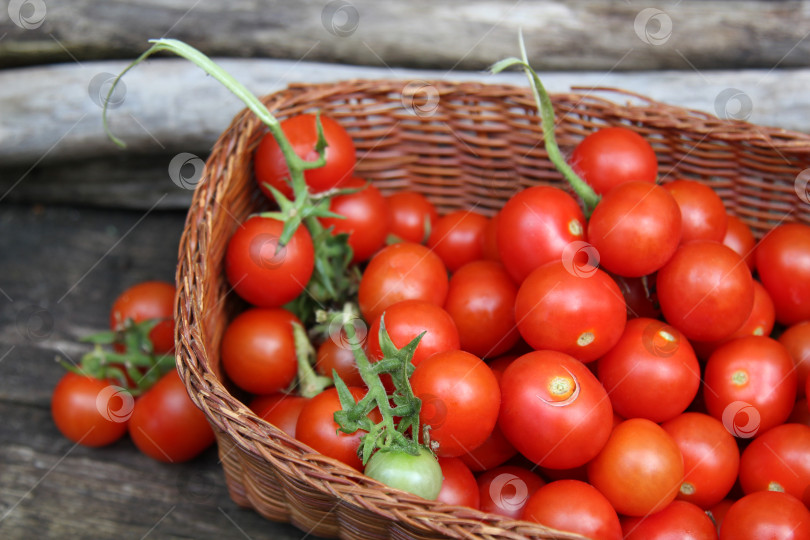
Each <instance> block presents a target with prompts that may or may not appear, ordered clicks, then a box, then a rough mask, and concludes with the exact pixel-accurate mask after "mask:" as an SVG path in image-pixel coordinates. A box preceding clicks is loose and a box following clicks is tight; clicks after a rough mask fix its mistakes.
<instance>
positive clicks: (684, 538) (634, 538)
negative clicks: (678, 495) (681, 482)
mask: <svg viewBox="0 0 810 540" xmlns="http://www.w3.org/2000/svg"><path fill="white" fill-rule="evenodd" d="M621 523H622V532H623V533H624V540H675V539H677V540H716V539H717V529H716V528H715V526H714V523H713V522H712V519H711V518H710V517H709V516H708V515H707V514H706V512H704V511H703V509H701V508H700V507H699V506H697V505H695V504H692V503H689V502H686V501H672V502H671V503H669V505H667V506H666V507H665V508H664V509H663V510H660V511H659V512H656V513H654V514H650V515H648V516H643V517H623V518H622V520H621Z"/></svg>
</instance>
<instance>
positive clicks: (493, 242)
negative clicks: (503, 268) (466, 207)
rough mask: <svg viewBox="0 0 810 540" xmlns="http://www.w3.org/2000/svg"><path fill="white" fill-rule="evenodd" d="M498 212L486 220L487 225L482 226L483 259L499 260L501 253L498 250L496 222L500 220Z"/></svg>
mask: <svg viewBox="0 0 810 540" xmlns="http://www.w3.org/2000/svg"><path fill="white" fill-rule="evenodd" d="M500 216H501V214H500V212H498V213H497V214H495V215H494V216H492V217H491V218H489V219H488V220H487V226H486V227H484V238H483V241H484V259H485V260H487V261H497V262H500V261H501V254H500V253H499V252H498V222H499V221H500Z"/></svg>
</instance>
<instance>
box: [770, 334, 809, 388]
mask: <svg viewBox="0 0 810 540" xmlns="http://www.w3.org/2000/svg"><path fill="white" fill-rule="evenodd" d="M766 335H767V334H766ZM779 343H781V344H782V345H784V346H785V348H786V349H787V350H788V352H789V353H790V357H791V358H793V363H794V364H795V365H796V375H797V379H798V380H797V383H798V389H799V390H798V394H797V395H798V396H799V397H801V396H804V395H806V394H805V383H806V381H807V380H808V378H810V321H804V322H800V323H796V324H794V325H793V326H791V327H789V328H787V329H786V330H785V331H784V332H782V335H780V336H779Z"/></svg>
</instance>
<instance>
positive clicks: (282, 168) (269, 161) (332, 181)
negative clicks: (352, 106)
mask: <svg viewBox="0 0 810 540" xmlns="http://www.w3.org/2000/svg"><path fill="white" fill-rule="evenodd" d="M321 125H322V126H323V134H324V137H325V138H326V142H327V144H328V146H327V147H326V154H325V155H326V164H325V165H324V166H323V167H319V168H317V169H309V170H306V171H304V179H305V181H306V183H307V186H309V189H310V191H312V192H313V193H320V192H321V191H326V190H328V189H331V188H333V187H337V186H339V185H341V183H343V182H345V181H346V180H348V179H349V178H350V177H351V175H352V172H353V170H354V165H355V163H356V161H357V158H356V156H355V149H354V142H353V141H352V138H351V136H350V135H349V134H348V132H347V131H346V130H345V129H344V128H343V126H341V125H340V124H339V123H338V122H336V121H335V120H333V119H332V118H330V117H328V116H323V115H321ZM281 129H282V131H284V135H286V137H287V139H288V140H289V141H290V144H291V145H292V147H293V150H294V151H295V153H296V154H297V155H298V157H300V158H302V159H304V160H306V161H316V160H317V159H318V153H317V152H316V151H315V143H316V142H317V140H318V132H317V126H316V121H315V115H314V114H300V115H296V116H293V117H290V118H288V119H286V120H283V121H282V122H281ZM253 170H254V174H255V176H256V182H257V183H258V184H259V188H260V189H261V190H262V192H264V193H265V195H267V196H268V197H269V198H270V199H271V200H275V199H274V198H273V195H272V193H271V192H270V190H269V189H267V187H266V186H265V184H270V185H271V186H273V187H274V188H276V189H277V190H279V191H280V192H281V193H282V194H284V195H285V196H286V197H287V198H288V199H291V198H292V196H293V193H292V187H291V186H290V184H289V179H290V171H289V169H288V168H287V162H286V161H285V160H284V154H282V152H281V148H279V146H278V143H277V142H276V140H275V138H274V137H273V135H272V134H270V133H267V134H266V135H265V136H264V137H262V140H261V142H260V143H259V146H258V147H257V148H256V152H255V154H254V156H253Z"/></svg>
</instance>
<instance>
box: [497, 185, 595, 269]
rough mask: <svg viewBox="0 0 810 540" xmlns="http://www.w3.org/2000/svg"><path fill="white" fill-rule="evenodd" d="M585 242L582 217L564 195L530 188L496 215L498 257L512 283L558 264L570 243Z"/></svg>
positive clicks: (543, 187) (574, 204)
mask: <svg viewBox="0 0 810 540" xmlns="http://www.w3.org/2000/svg"><path fill="white" fill-rule="evenodd" d="M584 240H585V216H584V215H583V214H582V210H581V209H580V207H579V205H578V204H577V201H576V200H575V199H574V198H573V197H572V196H571V195H569V194H568V193H566V192H565V191H563V190H561V189H559V188H555V187H549V186H533V187H530V188H527V189H524V190H523V191H519V192H517V193H516V194H515V195H513V196H512V198H510V199H509V200H508V201H507V202H506V204H505V205H504V207H503V208H502V209H501V211H500V217H499V218H498V231H497V243H498V253H499V254H500V257H501V260H502V261H503V264H504V268H506V271H507V272H509V275H510V276H511V277H512V279H513V280H514V281H515V283H521V282H522V281H523V280H524V279H525V278H526V276H528V275H529V274H530V273H531V271H532V270H534V269H535V268H537V267H539V266H542V265H544V264H545V263H547V262H549V261H552V260H560V259H561V257H562V254H563V251H564V250H565V249H566V247H567V246H568V245H569V244H571V242H575V241H578V242H583V241H584Z"/></svg>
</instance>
